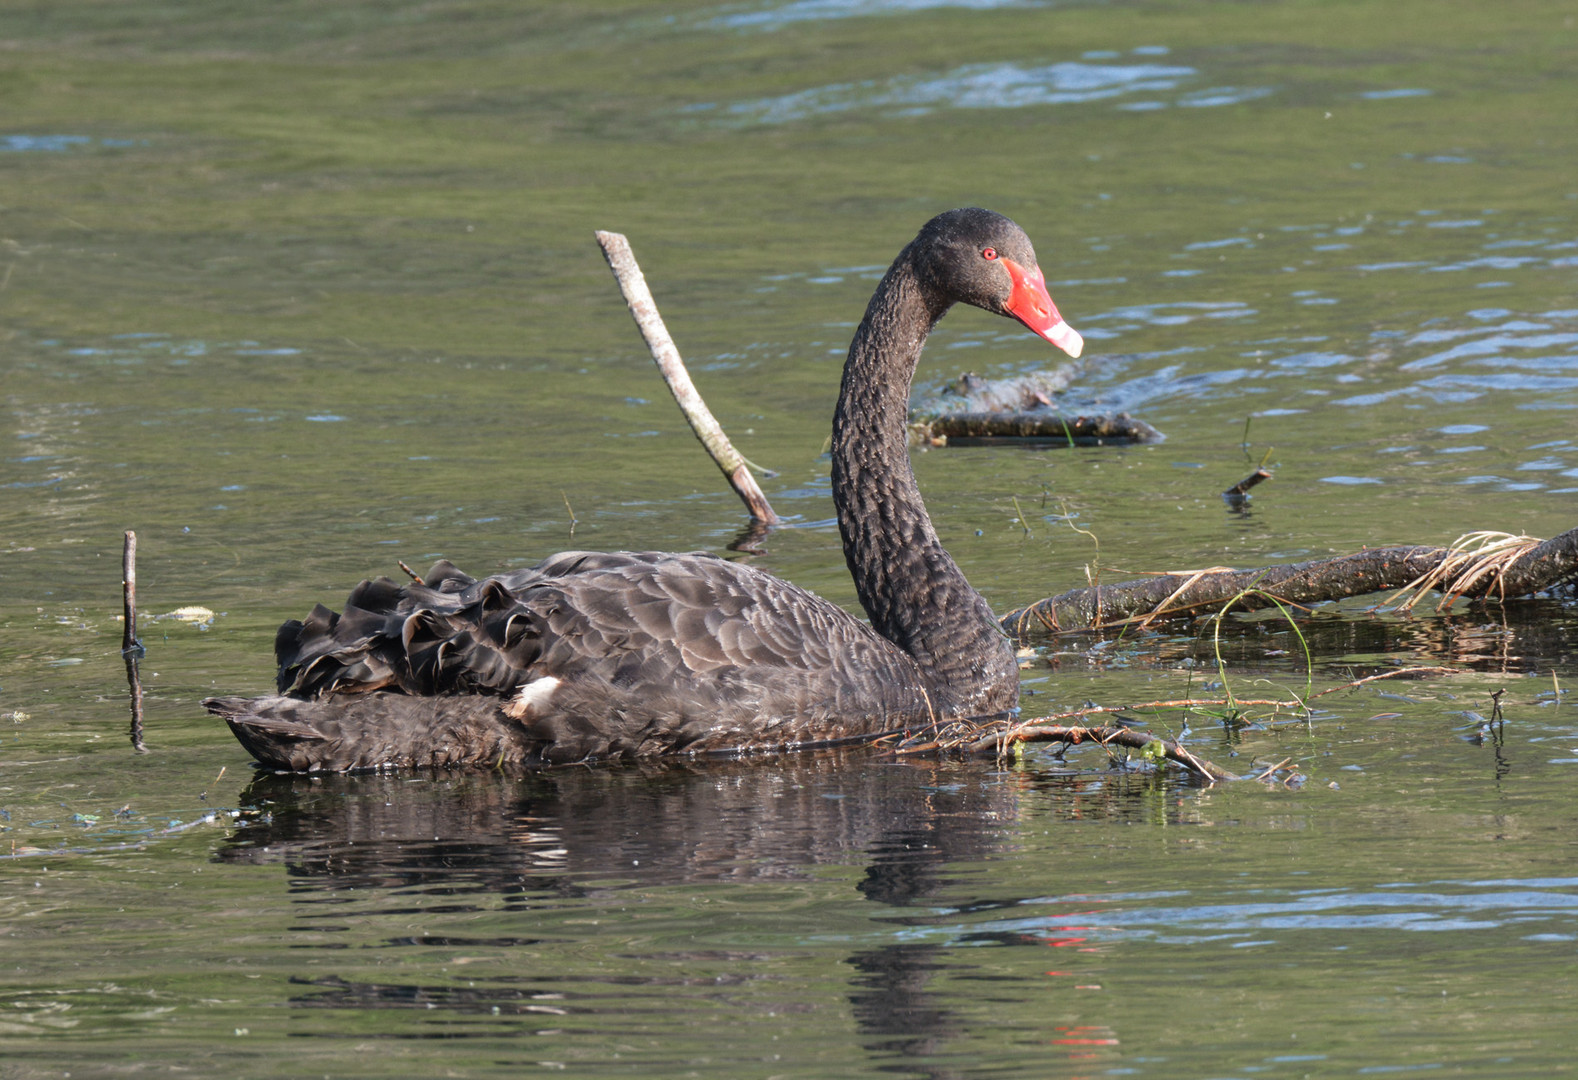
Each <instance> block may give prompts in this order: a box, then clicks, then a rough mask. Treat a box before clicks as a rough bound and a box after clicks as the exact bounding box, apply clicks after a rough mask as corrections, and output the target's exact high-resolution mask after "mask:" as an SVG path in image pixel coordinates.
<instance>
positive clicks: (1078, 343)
mask: <svg viewBox="0 0 1578 1080" xmlns="http://www.w3.org/2000/svg"><path fill="white" fill-rule="evenodd" d="M1046 339H1047V340H1048V341H1050V342H1051V343H1052V344H1054V345H1056V346H1057V347H1058V348H1060V349H1062V350H1063V351H1064V352H1066V353H1068V354H1069V355H1070V356H1072V357H1074V358H1075V359H1076V360H1077V359H1079V354H1080V353H1082V352H1084V351H1085V339H1084V338H1082V337H1080V336H1079V331H1078V330H1075V329H1074V328H1073V327H1072V326H1070V325H1069V324H1068V323H1066V322H1060V323H1057V324H1055V325H1054V326H1052V327H1051V328H1050V329H1049V330H1047V332H1046Z"/></svg>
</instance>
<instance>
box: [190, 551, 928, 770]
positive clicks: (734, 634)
mask: <svg viewBox="0 0 1578 1080" xmlns="http://www.w3.org/2000/svg"><path fill="white" fill-rule="evenodd" d="M275 652H276V656H277V657H278V659H279V664H280V668H279V678H278V685H279V691H280V694H281V695H284V696H283V697H282V698H278V699H258V701H256V702H253V703H249V705H250V707H249V708H248V709H246V710H238V709H237V708H236V707H235V705H234V703H233V702H231V701H230V699H226V700H225V702H224V704H225V705H226V709H225V710H219V709H216V711H221V714H222V715H225V716H226V718H227V719H229V720H231V724H232V727H233V728H234V727H235V726H236V724H237V723H240V722H242V721H241V720H240V719H239V718H240V717H241V716H242V715H243V713H250V714H251V716H252V718H253V719H254V720H255V721H258V723H256V724H255V730H254V731H253V732H252V733H251V736H252V737H251V739H250V740H249V739H247V738H243V740H242V741H243V742H246V743H247V744H248V746H249V748H251V749H253V752H254V753H255V754H257V753H258V749H259V747H258V746H257V745H256V744H257V742H258V740H259V739H262V738H264V737H265V736H267V737H278V738H282V739H283V738H287V737H288V738H290V739H292V740H294V741H295V742H296V743H298V744H299V743H302V742H303V741H306V742H313V741H317V742H324V741H334V740H337V741H338V743H339V744H343V745H342V746H341V748H340V749H333V748H329V747H325V746H319V747H317V748H316V749H315V751H314V754H316V756H317V757H320V758H323V759H324V760H323V761H322V762H321V763H320V764H318V765H317V767H320V768H357V767H363V766H364V765H371V764H382V763H396V762H413V761H421V760H424V754H425V753H427V751H424V749H423V748H422V746H421V745H420V744H421V742H422V740H423V738H424V736H423V734H422V732H421V731H419V730H416V731H413V732H412V733H411V735H410V736H409V739H408V740H407V741H408V742H409V743H410V745H409V746H407V747H406V748H405V749H403V750H402V749H400V748H399V747H396V746H393V745H392V743H391V740H392V741H393V743H399V742H400V738H399V736H398V735H396V734H395V733H392V732H390V731H387V730H386V731H383V732H377V731H374V732H368V733H357V734H355V738H354V739H353V738H352V736H353V732H352V730H351V725H350V724H348V723H335V724H330V723H329V722H328V721H329V720H330V719H332V718H333V716H334V714H333V713H332V712H331V711H328V710H332V709H339V710H341V711H346V710H349V711H350V712H354V713H355V714H357V715H358V725H357V726H358V727H367V726H371V727H374V728H377V727H379V726H382V727H384V728H392V727H395V726H399V725H402V724H404V723H407V722H409V723H412V724H414V725H424V724H425V725H436V729H435V730H434V731H433V734H432V738H433V741H434V743H435V746H437V745H441V744H444V743H446V741H453V740H452V739H451V740H446V738H445V732H444V725H445V724H446V723H448V722H449V721H448V720H446V717H450V716H452V715H453V716H459V715H462V714H463V715H464V717H465V720H464V723H465V724H472V725H475V724H482V725H483V726H484V727H488V726H490V725H491V726H496V727H497V728H498V730H497V731H496V732H493V733H492V734H491V735H489V736H488V737H486V738H479V737H478V736H476V734H475V733H473V734H471V735H469V736H467V737H468V738H472V739H473V740H474V741H477V742H478V745H479V746H480V747H482V749H481V750H479V751H478V753H479V754H483V755H484V756H483V757H480V758H479V759H478V760H481V761H485V760H489V758H488V757H487V756H486V755H487V754H497V753H500V752H502V753H503V756H504V758H505V759H508V760H529V759H533V758H534V757H535V758H540V759H542V760H581V759H583V758H606V757H626V756H646V755H649V754H660V753H672V752H676V751H691V752H696V751H706V750H726V749H735V748H744V747H767V746H785V745H795V744H801V743H806V742H817V741H823V740H830V739H842V738H849V737H852V736H854V737H859V736H862V735H875V734H879V733H881V732H884V731H889V730H896V729H900V728H903V727H905V726H908V725H913V724H916V723H920V722H924V721H925V720H926V719H927V718H928V716H929V706H928V702H927V699H926V695H925V693H924V691H923V690H922V689H921V686H922V680H921V677H920V673H919V671H918V670H917V669H916V667H915V664H914V662H913V661H912V660H910V658H909V657H907V656H906V655H904V654H903V653H902V652H901V651H900V650H898V649H897V648H896V647H894V646H893V645H891V644H890V643H888V642H887V641H884V640H883V639H882V638H880V637H878V636H877V635H876V634H874V633H873V632H872V631H871V630H870V628H868V627H867V626H866V625H865V624H863V623H862V622H860V621H859V620H858V619H855V618H854V617H852V616H851V615H849V614H848V613H847V612H845V611H844V610H843V609H841V608H839V607H837V606H836V605H834V604H831V603H828V602H827V601H825V600H822V599H820V598H818V597H816V596H815V595H813V594H811V593H809V592H806V591H805V590H803V589H800V588H798V587H796V586H794V585H791V584H789V583H788V582H785V581H782V580H780V579H778V578H775V577H772V576H771V575H768V574H764V573H761V572H759V571H756V570H754V569H752V568H750V567H743V566H739V565H737V564H735V563H731V562H728V561H726V560H723V559H719V558H717V557H715V556H711V555H707V554H701V553H694V554H685V555H675V554H668V553H661V552H641V553H632V552H614V553H602V552H564V553H561V554H559V555H555V556H553V557H552V558H550V559H548V560H547V561H545V562H543V563H541V564H540V565H538V566H535V567H532V568H531V569H527V570H518V571H513V572H510V573H506V574H501V575H498V576H495V577H491V578H487V579H485V580H482V581H478V580H476V579H475V578H472V577H470V576H468V575H466V574H464V573H462V572H461V571H459V570H458V569H456V568H455V567H454V566H453V565H451V564H450V563H448V562H440V563H438V564H436V565H435V566H434V567H433V568H432V570H431V571H429V573H428V575H427V576H426V578H424V579H423V580H422V581H421V582H412V583H410V584H406V585H401V584H398V583H396V582H393V581H391V580H389V579H388V578H378V579H375V580H372V581H365V582H363V583H362V584H361V585H359V586H357V588H356V589H355V590H354V591H353V592H352V593H351V596H350V598H349V599H348V600H347V602H346V605H345V609H344V611H343V612H341V613H338V614H336V613H335V612H333V611H331V610H329V609H328V608H326V607H324V606H322V605H321V604H320V605H318V606H317V607H316V608H314V609H313V611H312V613H311V614H310V615H308V617H307V618H306V619H305V620H302V621H300V622H297V621H295V620H292V621H290V622H287V623H286V624H285V625H284V626H282V627H281V628H280V631H279V634H278V635H277V637H276V639H275ZM546 680H551V681H546ZM402 696H403V697H407V698H439V699H450V698H463V699H471V700H469V701H467V702H466V703H465V704H459V703H455V702H451V703H450V704H448V705H446V706H444V707H442V708H439V709H438V711H437V712H436V713H435V711H434V710H433V709H432V708H428V707H426V706H418V705H417V704H416V702H414V701H413V702H404V701H398V700H397V699H398V698H400V697H402ZM291 700H294V701H307V702H316V703H320V705H321V707H320V708H316V709H309V710H305V711H304V710H303V709H302V708H300V707H299V706H286V705H285V704H284V702H286V701H291ZM269 701H274V702H278V703H279V704H275V705H272V706H265V705H264V703H265V702H269ZM380 702H381V703H382V705H380ZM353 703H354V704H353ZM216 704H218V703H217V702H216ZM380 707H381V708H383V709H384V710H385V712H386V713H387V719H385V720H382V721H380V720H379V719H378V717H377V716H376V715H374V713H375V712H376V710H377V709H379V708H380ZM413 709H416V710H418V713H417V714H416V715H413V716H412V717H411V719H410V720H409V721H406V720H402V719H401V717H402V716H404V715H406V714H408V713H411V711H412V710H413ZM287 713H288V714H289V716H288V717H287V716H286V715H285V714H287ZM309 714H310V717H312V718H309ZM490 717H494V719H491V720H490V719H489V718H490ZM345 719H346V720H349V716H348V715H347V716H346V718H345ZM331 728H332V729H333V730H332V731H331ZM237 734H238V736H240V734H241V733H240V731H238V732H237ZM456 737H457V738H458V737H459V736H456ZM369 738H371V739H373V741H374V742H375V743H376V744H377V746H378V748H379V752H380V753H383V754H385V755H386V758H385V759H384V760H379V759H378V758H377V756H376V754H374V753H373V752H372V747H361V746H358V747H357V748H355V749H353V748H352V747H351V745H350V743H351V742H352V741H357V742H362V741H366V740H367V739H369ZM501 747H502V748H503V749H502V751H501V749H500V748H501ZM296 749H297V752H298V753H305V752H306V751H305V750H303V749H302V747H300V746H299V745H298V746H297V748H296ZM433 752H436V750H435V751H433ZM387 755H392V761H390V760H389V759H388V757H387ZM259 756H260V757H263V759H264V760H265V761H267V760H268V757H267V756H264V755H259ZM309 756H312V755H309ZM446 760H448V759H446ZM281 763H284V762H281ZM291 767H297V766H295V765H292V766H291Z"/></svg>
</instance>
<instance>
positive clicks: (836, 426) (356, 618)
mask: <svg viewBox="0 0 1578 1080" xmlns="http://www.w3.org/2000/svg"><path fill="white" fill-rule="evenodd" d="M957 301H964V302H966V303H970V304H974V305H976V306H978V307H982V308H985V309H987V310H989V311H995V312H998V313H1000V314H1007V315H1011V316H1013V317H1015V318H1018V319H1019V320H1020V321H1022V322H1024V323H1025V324H1026V325H1027V326H1029V327H1030V328H1031V329H1033V330H1035V331H1036V332H1037V333H1039V334H1041V335H1042V336H1044V337H1046V338H1048V339H1049V340H1051V341H1054V342H1055V343H1057V344H1058V345H1060V346H1061V347H1063V348H1065V349H1066V350H1067V351H1069V352H1071V353H1072V354H1074V355H1078V352H1079V345H1080V342H1079V336H1078V335H1077V334H1075V333H1074V332H1073V330H1072V329H1071V328H1070V327H1069V326H1068V325H1067V324H1066V323H1064V322H1063V321H1062V319H1061V318H1060V317H1059V316H1058V314H1057V309H1056V308H1055V307H1053V306H1052V303H1051V299H1050V298H1049V297H1048V296H1047V293H1046V287H1045V285H1044V283H1043V281H1042V278H1041V272H1040V270H1039V269H1037V266H1036V261H1035V255H1034V252H1033V251H1032V249H1031V247H1030V242H1029V240H1028V239H1026V238H1025V236H1024V233H1023V232H1021V231H1020V230H1019V227H1018V226H1016V225H1014V223H1013V222H1011V221H1009V220H1008V219H1007V218H1004V217H1002V216H1000V215H997V214H993V213H990V212H989V211H985V210H955V211H951V212H949V213H947V214H942V215H940V216H938V217H937V218H934V219H933V220H932V221H930V222H929V223H927V225H926V227H925V228H924V229H922V230H921V232H920V234H919V235H918V236H917V237H916V238H915V240H914V241H913V242H911V243H910V245H909V246H907V247H906V248H905V249H904V251H903V252H901V253H900V255H899V257H898V259H896V260H895V261H894V263H893V266H892V267H891V268H890V269H889V270H888V273H887V275H886V276H885V277H884V278H883V280H882V283H881V284H880V285H879V286H878V287H877V291H876V293H875V295H873V297H872V299H871V304H870V306H869V307H868V308H867V311H866V317H865V320H864V321H863V322H862V323H861V325H860V328H859V329H858V330H857V331H856V333H855V339H854V342H853V344H851V346H850V351H849V360H848V362H847V363H846V365H845V368H844V380H843V387H842V389H841V391H840V395H839V403H838V410H837V413H836V414H835V417H834V421H833V488H834V503H835V505H836V506H837V509H838V519H839V527H840V531H841V532H842V534H843V538H844V552H845V556H846V558H847V560H848V562H849V567H850V571H851V573H852V574H853V575H854V579H855V588H856V592H857V594H858V595H859V597H860V600H861V603H862V604H863V605H864V606H865V609H866V612H867V614H868V615H869V616H870V617H871V625H870V626H867V625H866V624H865V623H863V622H861V621H860V620H858V619H856V618H855V617H853V616H851V615H850V614H849V613H847V612H846V611H844V610H843V609H842V608H840V607H838V606H836V605H834V604H831V603H829V602H827V601H825V600H822V599H821V598H819V597H817V596H814V595H812V594H811V593H808V592H806V591H805V590H803V589H800V588H798V587H796V586H794V585H791V584H789V583H788V582H785V581H782V580H780V579H778V578H775V577H773V576H772V575H770V574H767V573H764V572H762V571H759V570H756V569H753V568H751V567H749V566H741V565H738V564H735V563H731V562H726V561H724V560H722V559H718V558H715V557H713V556H710V555H706V554H699V553H697V554H686V555H674V554H665V553H654V552H648V553H629V552H618V553H612V554H603V553H593V552H565V553H562V554H559V555H555V556H553V557H552V558H550V559H548V560H546V561H545V562H543V563H541V564H539V565H537V566H535V567H533V568H531V569H528V570H518V571H514V572H511V573H508V574H501V575H498V576H496V577H492V578H488V579H486V580H484V581H476V580H474V579H472V578H470V577H467V576H466V575H464V574H462V573H460V571H458V570H456V569H455V568H454V567H453V566H450V565H449V564H448V563H439V564H438V565H437V566H435V567H434V568H433V569H432V570H431V571H430V572H429V574H428V576H427V578H426V579H425V580H424V581H422V582H419V583H413V584H408V585H404V586H400V585H397V584H395V583H394V582H392V581H390V580H388V579H387V578H379V579H378V580H376V581H371V582H363V583H362V584H361V585H360V586H358V587H357V589H356V590H355V591H354V592H353V593H352V594H351V597H350V599H349V600H348V601H347V603H346V606H345V611H344V613H343V614H341V615H336V614H335V613H333V612H331V611H329V610H328V609H327V608H325V607H323V606H322V605H319V606H318V607H317V608H316V609H315V610H314V611H313V612H312V614H311V615H310V616H308V618H307V620H306V621H305V622H304V623H300V622H295V621H291V622H288V623H286V624H285V625H284V626H283V627H282V628H281V629H280V632H279V636H278V638H277V639H276V642H275V652H276V654H277V656H278V659H279V664H280V671H279V690H280V695H279V696H270V697H263V698H255V699H251V700H248V699H242V698H216V699H210V700H209V701H207V702H205V703H204V704H205V705H206V706H207V707H208V708H209V709H210V710H211V711H213V712H215V713H218V714H219V715H221V716H223V717H224V718H225V719H226V720H227V721H228V722H229V724H230V727H231V730H232V731H234V732H235V734H236V737H237V738H238V739H240V741H241V743H242V744H243V745H244V746H245V747H246V748H247V749H248V750H249V751H251V752H252V754H253V755H254V756H255V757H257V759H258V760H259V761H261V762H263V763H264V764H265V765H269V766H272V767H275V768H283V769H290V770H297V771H304V770H347V769H360V768H377V767H385V766H411V765H494V764H500V763H503V764H550V763H560V762H570V761H581V760H591V759H617V758H625V757H639V756H648V755H657V754H672V753H699V752H706V751H725V750H739V749H750V748H778V747H787V746H797V745H805V744H812V743H824V742H832V741H841V740H849V739H866V738H872V737H875V736H877V735H881V734H883V733H886V732H891V731H902V730H905V729H907V728H912V727H916V726H919V725H922V724H925V723H927V722H930V721H932V720H935V719H942V718H947V717H960V716H976V715H983V714H989V713H996V712H1002V711H1004V710H1007V709H1011V708H1013V707H1014V706H1015V705H1016V704H1017V701H1018V693H1019V673H1018V665H1017V663H1016V661H1015V659H1014V655H1013V651H1012V649H1011V648H1010V646H1009V644H1008V642H1007V640H1006V639H1005V638H1004V637H1003V635H1002V634H1001V633H1000V632H999V630H998V628H997V623H996V620H995V618H994V617H993V615H992V612H991V609H990V608H989V607H988V606H987V603H986V601H985V599H983V598H982V597H981V595H980V594H979V593H977V592H976V591H975V590H974V589H972V588H971V587H970V585H969V582H967V581H966V580H965V578H964V575H963V573H961V572H960V570H959V568H958V566H957V565H956V564H955V563H954V561H953V560H952V559H951V558H950V557H949V555H948V553H947V552H946V551H944V550H943V547H942V545H941V543H940V542H939V541H938V539H937V534H936V532H935V530H934V529H933V528H932V524H931V520H930V519H929V518H928V517H927V516H926V508H925V506H924V505H923V504H922V502H921V499H920V493H919V490H918V489H917V488H916V486H915V478H914V474H913V473H912V472H911V469H910V464H909V456H908V452H907V449H906V432H905V419H906V406H907V403H908V399H909V387H910V380H911V378H912V377H913V375H914V372H915V364H916V362H917V361H918V359H919V357H920V352H921V347H922V345H923V344H924V343H925V340H926V336H927V334H929V333H930V331H931V328H932V327H933V326H934V325H935V324H936V321H937V320H938V319H939V318H941V317H942V315H943V313H944V312H945V311H946V310H947V309H948V307H949V306H951V305H952V304H953V303H955V302H957Z"/></svg>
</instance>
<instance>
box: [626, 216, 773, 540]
mask: <svg viewBox="0 0 1578 1080" xmlns="http://www.w3.org/2000/svg"><path fill="white" fill-rule="evenodd" d="M597 242H598V244H600V245H601V246H602V249H603V257H604V258H606V259H607V260H608V268H609V269H610V270H612V271H613V272H614V278H615V279H616V280H617V281H618V282H619V291H620V292H622V293H623V294H624V297H625V303H626V304H628V305H629V307H630V315H631V317H632V318H633V319H635V321H636V327H637V328H638V329H639V330H640V331H641V336H642V338H644V339H645V340H646V343H647V348H648V349H650V350H651V352H652V360H653V362H654V363H656V364H657V366H658V370H659V371H660V372H662V373H663V381H664V382H666V383H668V388H669V392H670V393H672V394H673V395H674V400H675V401H676V402H677V403H678V404H679V407H680V411H681V412H683V413H684V414H685V419H686V420H687V421H689V422H690V429H691V430H692V431H694V432H695V433H696V438H698V439H700V440H701V445H703V446H705V447H706V448H707V453H709V454H711V455H712V460H713V461H715V462H717V464H718V468H719V469H721V470H722V471H723V475H724V476H725V477H727V478H728V481H729V486H730V487H732V488H734V491H735V494H737V495H739V497H740V498H741V499H742V500H743V501H744V502H745V508H746V509H747V510H748V511H750V515H751V517H752V518H753V519H754V520H756V521H760V522H762V523H764V524H767V525H776V524H777V523H778V515H777V514H775V513H773V508H772V506H770V505H769V504H768V502H767V496H765V495H763V494H762V489H761V488H760V487H758V486H757V483H756V478H755V477H754V476H752V475H751V469H750V465H749V463H747V462H746V460H745V458H744V457H742V456H741V455H740V452H739V451H738V450H736V449H734V446H733V444H731V443H730V442H729V437H728V436H727V435H725V434H724V433H723V428H722V427H721V426H720V425H719V424H718V421H717V420H716V419H715V418H714V417H713V415H712V412H711V410H709V409H708V408H707V403H706V402H705V401H703V400H702V399H701V395H700V394H699V393H697V392H696V387H695V384H694V383H692V382H691V381H690V373H689V372H687V371H686V370H685V362H684V361H683V360H681V359H680V355H679V349H677V348H676V347H675V346H674V339H673V338H672V337H670V336H669V332H668V328H667V327H666V326H664V325H663V317H662V316H661V315H659V314H658V309H657V302H656V301H654V300H653V299H652V291H651V290H650V289H648V288H647V282H646V278H645V277H644V276H643V275H642V273H641V267H640V266H638V265H637V264H636V257H635V255H634V254H633V253H632V252H631V250H630V242H629V241H628V240H626V239H625V238H624V236H623V235H622V234H620V233H612V232H603V231H602V230H598V232H597Z"/></svg>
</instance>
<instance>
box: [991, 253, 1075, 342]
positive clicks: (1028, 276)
mask: <svg viewBox="0 0 1578 1080" xmlns="http://www.w3.org/2000/svg"><path fill="white" fill-rule="evenodd" d="M1003 266H1004V267H1006V268H1007V270H1008V276H1009V277H1010V278H1012V279H1013V282H1014V288H1013V291H1012V292H1010V293H1009V294H1008V300H1007V302H1006V303H1004V304H1003V306H1004V307H1005V308H1007V309H1008V313H1009V314H1010V315H1012V316H1013V317H1014V318H1016V319H1018V320H1019V321H1020V322H1022V323H1024V324H1025V325H1026V326H1028V327H1030V329H1032V330H1034V331H1035V332H1036V333H1037V334H1040V335H1041V336H1042V337H1044V338H1046V339H1047V340H1048V341H1050V342H1051V343H1052V344H1054V345H1056V346H1057V347H1058V348H1060V349H1062V350H1063V351H1064V352H1066V353H1068V354H1069V355H1070V356H1076V357H1077V356H1078V355H1079V354H1080V352H1081V351H1083V350H1084V348H1085V339H1084V338H1082V337H1080V336H1079V332H1078V331H1077V330H1075V329H1074V328H1073V327H1072V326H1070V325H1069V324H1068V323H1066V322H1064V321H1063V316H1061V315H1059V314H1058V313H1057V305H1056V304H1054V303H1053V302H1052V297H1051V296H1050V295H1049V294H1048V293H1047V282H1046V278H1045V277H1043V276H1042V274H1041V268H1040V267H1039V266H1035V267H1031V268H1030V269H1028V270H1027V269H1025V268H1024V267H1023V266H1020V265H1019V264H1018V263H1016V262H1014V260H1012V259H1004V260H1003Z"/></svg>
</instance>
